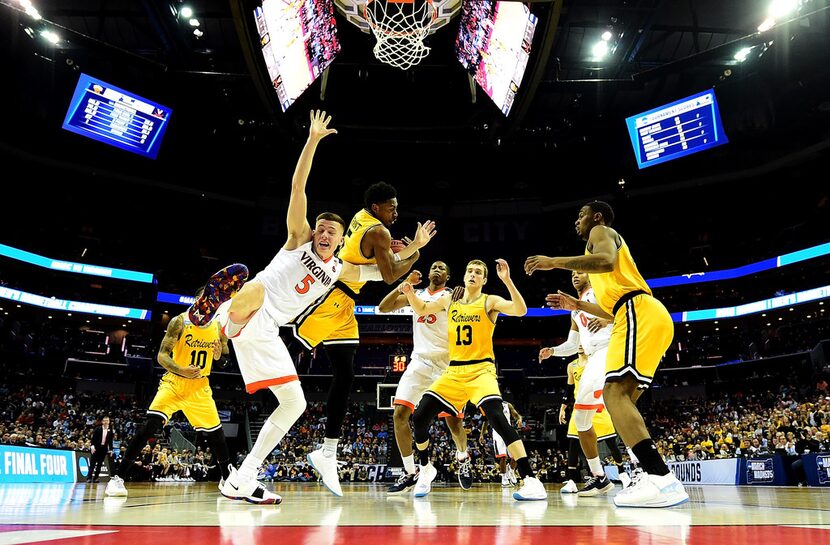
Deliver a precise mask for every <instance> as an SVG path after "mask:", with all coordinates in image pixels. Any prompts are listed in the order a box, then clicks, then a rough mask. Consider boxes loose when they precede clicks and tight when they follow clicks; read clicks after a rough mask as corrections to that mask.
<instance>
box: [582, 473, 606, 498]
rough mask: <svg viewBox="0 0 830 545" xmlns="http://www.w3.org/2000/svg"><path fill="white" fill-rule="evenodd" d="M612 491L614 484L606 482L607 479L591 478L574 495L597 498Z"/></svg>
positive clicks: (604, 477)
mask: <svg viewBox="0 0 830 545" xmlns="http://www.w3.org/2000/svg"><path fill="white" fill-rule="evenodd" d="M613 489H614V483H612V482H611V481H609V480H608V477H606V476H605V475H603V476H602V477H597V476H593V477H591V478H590V479H588V482H587V483H585V488H583V489H582V490H580V491H579V492H577V493H576V495H577V496H582V497H585V496H599V495H601V494H606V493H608V492H609V491H611V490H613Z"/></svg>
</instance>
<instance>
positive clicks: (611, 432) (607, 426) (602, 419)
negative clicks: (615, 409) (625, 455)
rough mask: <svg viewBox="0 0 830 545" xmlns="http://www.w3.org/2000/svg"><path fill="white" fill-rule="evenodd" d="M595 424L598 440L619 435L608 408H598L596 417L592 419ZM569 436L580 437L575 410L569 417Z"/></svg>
mask: <svg viewBox="0 0 830 545" xmlns="http://www.w3.org/2000/svg"><path fill="white" fill-rule="evenodd" d="M591 424H593V425H594V431H595V432H596V434H597V441H602V440H603V439H608V438H610V437H614V436H616V435H617V430H616V429H614V423H613V422H612V421H611V415H610V414H608V411H607V410H604V409H603V410H601V411H600V410H598V411H597V412H595V413H594V418H593V419H592V420H591ZM568 437H571V438H573V439H579V432H578V431H577V430H576V422H574V415H573V412H572V413H571V417H570V418H569V419H568Z"/></svg>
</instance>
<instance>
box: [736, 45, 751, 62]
mask: <svg viewBox="0 0 830 545" xmlns="http://www.w3.org/2000/svg"><path fill="white" fill-rule="evenodd" d="M751 52H752V48H751V47H744V48H742V49H740V50H739V51H738V52H737V53H735V60H736V61H738V62H744V61H745V60H746V58H747V57H748V56H749V54H750V53H751Z"/></svg>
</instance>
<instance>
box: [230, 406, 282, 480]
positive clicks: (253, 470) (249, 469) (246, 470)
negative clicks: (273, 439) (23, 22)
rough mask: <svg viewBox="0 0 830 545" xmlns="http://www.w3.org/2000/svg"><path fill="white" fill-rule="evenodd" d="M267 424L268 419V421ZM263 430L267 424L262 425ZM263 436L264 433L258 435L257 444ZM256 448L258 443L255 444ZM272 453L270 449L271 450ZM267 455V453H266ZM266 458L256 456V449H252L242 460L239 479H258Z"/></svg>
mask: <svg viewBox="0 0 830 545" xmlns="http://www.w3.org/2000/svg"><path fill="white" fill-rule="evenodd" d="M266 424H267V421H266ZM262 429H263V431H264V430H265V426H262ZM283 435H285V434H283ZM261 437H262V433H260V434H259V437H257V444H259V439H260V438H261ZM254 448H256V445H254ZM269 454H270V451H269ZM266 456H267V455H266ZM263 460H264V458H258V457H256V456H254V451H253V449H251V452H250V453H248V455H247V456H245V461H244V462H242V465H241V466H240V467H239V471H238V472H237V473H238V474H239V479H240V481H242V482H247V481H250V480H251V479H256V476H257V474H258V473H259V468H260V467H262V461H263Z"/></svg>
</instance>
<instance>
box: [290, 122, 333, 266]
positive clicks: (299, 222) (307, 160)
mask: <svg viewBox="0 0 830 545" xmlns="http://www.w3.org/2000/svg"><path fill="white" fill-rule="evenodd" d="M310 117H311V124H310V126H309V129H308V140H306V143H305V146H303V151H302V152H301V153H300V159H299V160H298V161H297V167H296V168H295V169H294V178H293V179H292V180H291V197H290V199H289V200H288V213H287V215H286V223H287V225H288V240H287V241H286V243H285V246H284V248H285V249H287V250H293V249H295V248H297V247H298V246H300V245H302V244H305V243H306V242H308V241H309V240H311V225H309V223H308V217H307V214H308V198H307V197H306V193H305V188H306V182H307V181H308V174H309V172H311V163H312V161H313V159H314V152H315V151H317V144H319V143H320V140H322V139H323V138H325V137H326V136H328V135H330V134H337V131H336V130H335V129H329V128H328V125H329V123H330V122H331V116H327V115H326V112H324V111H320V110H313V111H312V112H311V114H310Z"/></svg>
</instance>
